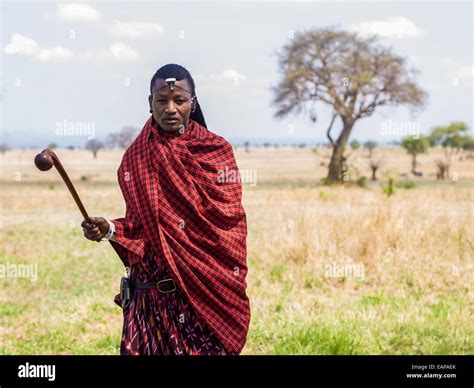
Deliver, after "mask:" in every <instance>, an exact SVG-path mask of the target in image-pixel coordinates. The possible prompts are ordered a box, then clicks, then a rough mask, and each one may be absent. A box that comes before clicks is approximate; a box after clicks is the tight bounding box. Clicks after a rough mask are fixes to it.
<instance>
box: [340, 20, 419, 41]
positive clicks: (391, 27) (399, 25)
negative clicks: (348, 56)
mask: <svg viewBox="0 0 474 388" xmlns="http://www.w3.org/2000/svg"><path fill="white" fill-rule="evenodd" d="M346 28H347V29H348V30H350V31H355V32H359V33H360V34H361V35H364V36H368V35H373V34H377V35H380V36H382V37H384V38H392V39H404V38H417V37H419V36H422V35H423V30H422V29H421V28H419V27H418V26H417V25H416V24H415V23H413V22H412V21H411V20H410V19H407V18H405V17H393V18H389V19H386V20H373V21H370V22H362V23H355V24H349V25H347V26H346Z"/></svg>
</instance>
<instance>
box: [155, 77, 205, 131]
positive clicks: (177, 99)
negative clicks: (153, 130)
mask: <svg viewBox="0 0 474 388" xmlns="http://www.w3.org/2000/svg"><path fill="white" fill-rule="evenodd" d="M191 97H193V96H192V95H191V85H189V82H188V80H187V79H183V80H181V81H176V82H175V83H174V87H173V90H170V88H169V86H168V84H167V83H166V82H165V80H164V79H157V80H156V81H155V84H154V85H153V88H152V94H151V95H150V96H149V97H148V101H149V103H150V109H151V110H152V111H153V118H154V119H155V121H156V122H157V123H158V125H159V126H160V128H162V129H163V130H164V131H166V132H177V131H180V129H181V131H184V129H185V128H186V127H187V126H188V122H189V116H190V115H191V110H192V109H194V107H195V105H196V97H194V99H193V101H192V102H191Z"/></svg>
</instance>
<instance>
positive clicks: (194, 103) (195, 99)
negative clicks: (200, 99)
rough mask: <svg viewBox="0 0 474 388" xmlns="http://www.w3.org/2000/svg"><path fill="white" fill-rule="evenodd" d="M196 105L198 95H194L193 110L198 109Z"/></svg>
mask: <svg viewBox="0 0 474 388" xmlns="http://www.w3.org/2000/svg"><path fill="white" fill-rule="evenodd" d="M196 106H197V97H196V96H194V98H193V104H192V105H191V112H194V111H195V110H196Z"/></svg>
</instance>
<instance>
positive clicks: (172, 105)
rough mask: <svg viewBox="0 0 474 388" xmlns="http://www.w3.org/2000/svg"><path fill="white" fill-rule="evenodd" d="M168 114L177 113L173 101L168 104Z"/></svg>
mask: <svg viewBox="0 0 474 388" xmlns="http://www.w3.org/2000/svg"><path fill="white" fill-rule="evenodd" d="M165 111H166V113H175V112H176V106H175V104H174V102H173V101H169V102H168V104H167V105H166V109H165Z"/></svg>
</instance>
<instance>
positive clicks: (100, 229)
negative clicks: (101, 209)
mask: <svg viewBox="0 0 474 388" xmlns="http://www.w3.org/2000/svg"><path fill="white" fill-rule="evenodd" d="M90 221H91V222H90V223H89V222H87V221H86V220H84V221H82V223H81V226H82V229H83V230H84V237H85V238H87V239H88V240H91V241H97V242H99V241H100V240H102V239H103V238H104V237H105V235H106V234H107V233H108V231H109V223H108V222H107V221H106V220H105V218H103V217H90Z"/></svg>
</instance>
